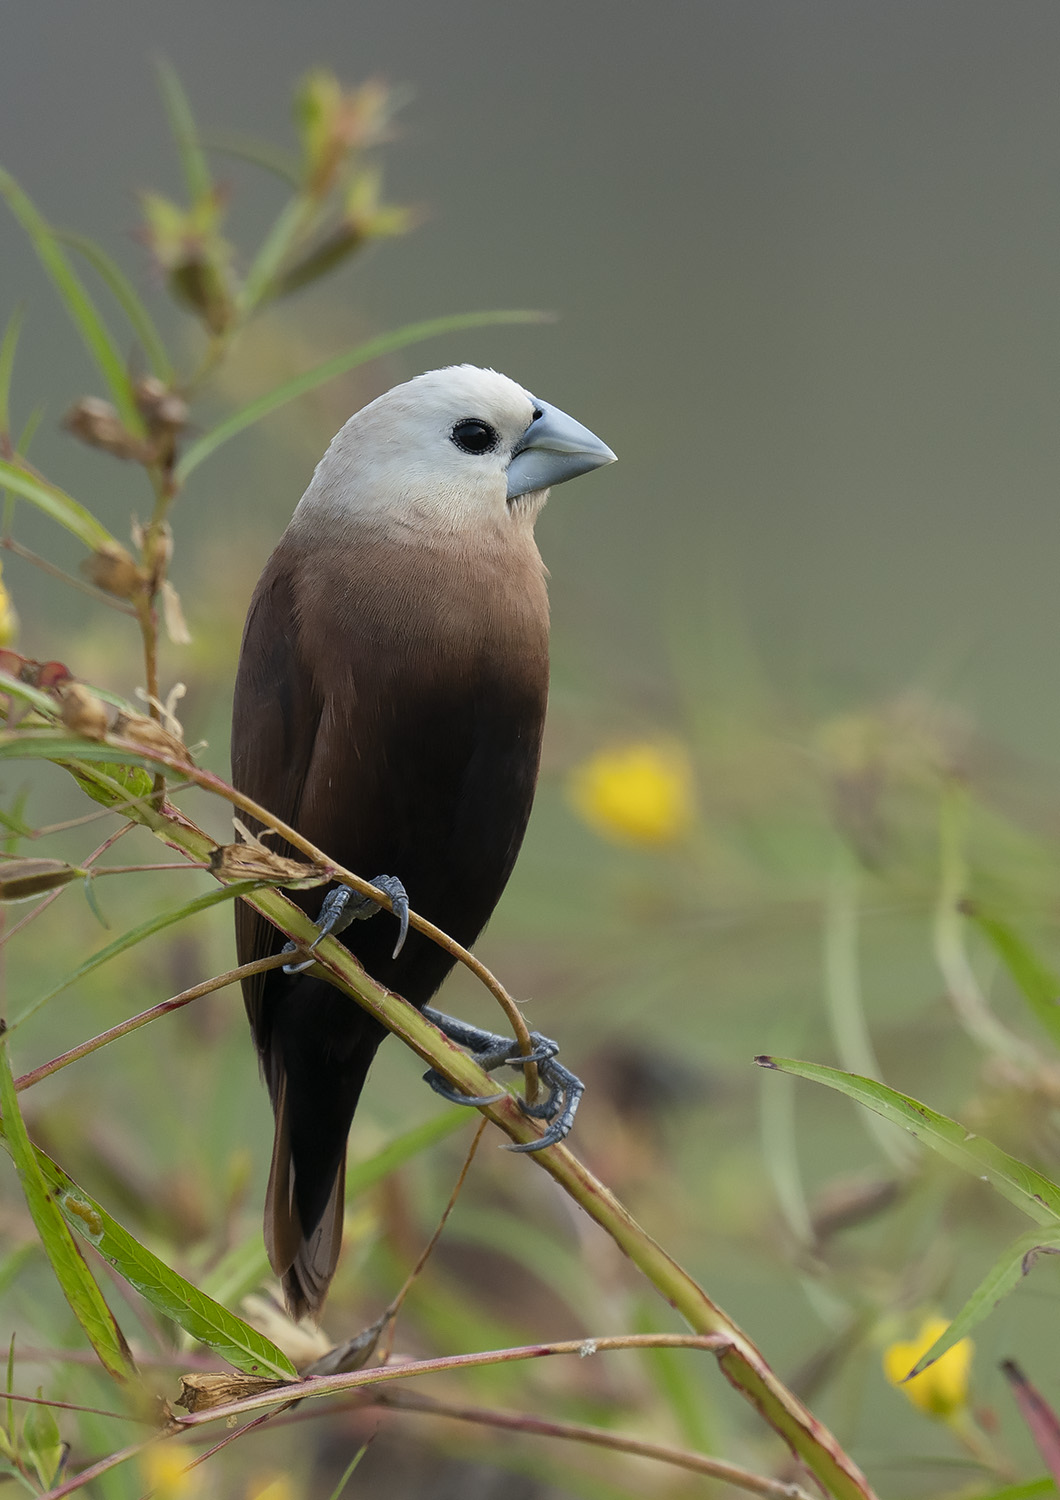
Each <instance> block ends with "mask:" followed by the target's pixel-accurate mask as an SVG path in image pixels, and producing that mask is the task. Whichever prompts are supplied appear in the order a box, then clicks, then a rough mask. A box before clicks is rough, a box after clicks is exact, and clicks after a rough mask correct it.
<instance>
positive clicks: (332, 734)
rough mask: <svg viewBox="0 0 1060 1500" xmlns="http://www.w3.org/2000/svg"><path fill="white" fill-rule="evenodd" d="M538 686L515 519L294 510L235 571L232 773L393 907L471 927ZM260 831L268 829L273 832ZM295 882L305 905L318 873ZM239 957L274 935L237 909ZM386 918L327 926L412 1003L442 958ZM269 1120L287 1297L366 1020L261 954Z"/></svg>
mask: <svg viewBox="0 0 1060 1500" xmlns="http://www.w3.org/2000/svg"><path fill="white" fill-rule="evenodd" d="M547 690H548V605H547V597H546V593H545V585H544V571H543V568H542V565H541V561H540V558H539V556H538V553H537V549H536V547H535V545H534V542H533V537H532V532H531V526H530V524H529V521H528V522H527V524H525V525H522V526H519V525H515V524H512V523H509V524H508V525H507V526H505V527H498V528H496V529H494V530H491V529H490V528H485V529H484V532H483V534H481V535H479V536H478V537H477V538H476V539H475V545H474V546H469V545H468V541H467V539H466V537H463V536H453V535H445V534H439V535H433V536H425V535H418V536H413V537H407V536H403V534H402V533H400V532H395V531H394V530H393V529H390V530H388V529H387V528H385V527H375V528H373V527H372V526H371V525H368V524H363V525H354V524H352V523H351V524H350V525H348V526H347V527H346V528H344V529H342V530H341V531H339V532H338V533H336V532H335V531H331V532H329V531H328V529H327V528H325V527H322V526H314V525H310V524H307V522H306V521H305V519H304V518H296V520H295V522H293V523H292V526H291V527H290V528H289V529H288V531H287V533H286V534H285V536H284V538H283V539H282V540H281V542H280V544H279V546H278V547H277V549H276V551H275V552H274V554H273V556H272V558H271V559H270V561H269V563H268V565H267V566H266V569H265V572H264V573H263V575H262V578H261V580H260V582H259V584H258V586H257V589H256V590H255V594H254V598H253V601H252V603H251V608H250V613H249V615H248V618H247V625H246V630H245V633H244V639H243V648H242V654H241V658H240V665H239V673H238V678H237V683H236V698H235V711H234V718H233V740H232V765H233V780H234V783H235V785H236V786H237V787H238V788H239V789H240V790H242V791H244V792H246V793H247V794H248V795H250V796H251V797H252V798H254V799H255V800H256V801H258V802H260V803H261V804H263V805H264V806H266V807H268V808H269V809H270V811H272V812H275V813H276V814H277V815H278V816H279V817H281V818H282V819H284V820H285V821H287V822H290V823H291V824H292V825H293V826H295V827H297V828H298V829H299V831H300V832H301V833H303V834H304V835H305V836H306V837H307V838H309V839H310V840H312V842H313V843H315V844H317V845H318V846H319V847H320V848H322V849H323V850H324V851H325V852H326V853H328V854H329V855H331V856H332V857H333V858H335V859H336V860H338V861H339V862H340V863H342V864H343V865H345V866H347V867H348V868H350V869H352V870H354V871H355V872H356V873H358V874H360V875H363V876H365V877H366V878H368V879H370V878H372V877H373V876H374V875H377V874H382V873H385V874H390V875H396V876H397V877H398V878H399V879H401V880H402V881H403V882H404V884H405V886H406V889H407V891H408V895H409V900H410V903H411V905H412V907H413V909H414V910H416V911H418V912H420V913H421V914H422V915H423V916H425V917H428V918H430V920H431V921H433V922H435V923H437V925H438V926H440V927H442V928H443V929H444V930H445V931H447V932H449V933H450V934H451V935H452V936H453V937H455V938H457V939H458V941H460V942H461V943H464V944H465V945H467V944H470V943H472V942H474V940H475V938H476V937H477V936H478V934H479V932H480V931H481V929H482V927H483V926H484V924H485V923H486V921H487V920H488V918H489V916H490V913H491V912H492V910H493V907H494V905H495V904H496V902H497V899H498V897H499V896H500V894H501V891H502V890H503V888H504V885H505V883H506V881H507V879H508V876H509V874H510V873H511V869H512V866H513V864H514V862H515V857H516V854H517V853H518V849H519V845H520V843H521V841H522V837H523V832H524V830H525V827H526V821H527V818H528V816H529V813H530V806H531V802H532V800H533V793H534V787H535V783H536V778H537V767H538V759H539V754H540V743H541V732H542V727H543V722H544V712H545V702H546V697H547ZM275 846H276V841H273V847H275ZM297 899H298V900H299V901H300V904H302V905H303V906H304V907H305V908H306V909H307V910H308V911H310V913H311V914H313V915H315V914H316V911H317V910H318V909H319V904H320V900H321V893H320V892H319V891H315V892H314V891H309V892H304V893H301V894H300V895H299V896H298V897H297ZM236 930H237V946H238V951H239V959H240V962H241V963H246V962H248V961H250V960H252V959H255V958H258V957H262V956H264V955H266V954H270V953H274V952H276V951H277V950H278V949H279V947H281V946H282V943H283V938H282V936H281V935H280V934H279V933H277V932H276V930H275V929H274V928H273V927H271V926H270V925H269V924H268V923H267V922H265V921H263V920H262V919H261V918H259V917H258V916H257V914H256V913H254V912H253V911H252V910H251V909H250V908H249V907H247V906H244V905H240V909H239V911H238V912H237V917H236ZM394 937H395V930H394V923H393V919H392V918H390V917H388V916H386V915H379V916H377V917H375V918H373V919H371V920H370V921H365V922H356V923H354V924H353V925H352V926H351V927H349V928H347V929H346V931H345V932H344V934H343V936H342V941H343V942H344V943H345V944H346V945H347V946H348V947H349V948H350V950H351V951H352V952H353V953H354V954H355V955H356V956H357V957H358V958H359V960H360V961H361V962H362V963H363V965H364V967H365V969H366V970H367V972H368V973H369V974H371V975H372V976H373V978H375V979H376V980H378V981H379V982H380V983H381V984H384V985H385V986H386V987H387V988H389V989H391V990H393V991H395V992H396V993H398V994H401V995H403V996H404V997H405V998H406V999H407V1000H409V1001H410V1002H411V1003H412V1004H414V1005H417V1006H422V1005H424V1004H426V1003H427V1001H428V1000H429V999H430V998H431V997H432V996H433V994H434V992H435V991H436V990H437V988H438V986H439V985H440V984H441V982H442V980H443V979H444V978H445V975H446V974H447V973H448V971H449V969H450V968H451V966H452V961H451V960H450V959H449V958H448V956H447V955H446V954H444V953H443V952H442V951H441V950H440V949H439V948H437V947H436V946H435V945H434V944H432V943H430V942H429V941H427V940H425V939H423V938H422V937H420V935H419V934H418V933H416V932H410V933H409V937H408V941H407V943H406V945H405V948H404V949H403V951H402V953H401V955H400V956H399V957H398V958H397V959H396V960H395V959H393V958H392V957H391V951H392V948H393V944H394ZM243 990H244V999H245V1002H246V1007H247V1013H248V1015H249V1017H250V1023H251V1027H252V1029H253V1034H254V1039H255V1042H256V1044H257V1047H258V1051H259V1055H260V1058H261V1063H262V1069H263V1072H264V1075H265V1078H266V1081H267V1083H268V1086H269V1092H270V1096H271V1099H272V1104H273V1110H274V1113H275V1119H276V1138H275V1145H274V1150H273V1158H272V1169H271V1173H270V1179H269V1188H268V1195H267V1202H266V1212H265V1235H266V1244H267V1248H268V1252H269V1258H270V1261H271V1263H272V1265H273V1268H274V1269H275V1271H276V1272H277V1274H278V1275H279V1276H281V1278H282V1280H283V1284H284V1289H285V1293H286V1296H287V1300H288V1305H289V1306H290V1308H291V1311H292V1313H294V1314H295V1315H296V1316H297V1315H301V1314H302V1313H305V1312H309V1313H316V1312H317V1311H318V1310H319V1307H320V1305H321V1303H322V1301H323V1299H324V1296H325V1294H326V1291H327V1287H328V1284H329V1282H330V1280H331V1277H332V1274H333V1272H334V1269H335V1264H336V1261H337V1258H338V1253H339V1247H340V1243H341V1237H342V1217H343V1181H344V1162H345V1146H346V1136H347V1133H348V1130H349V1125H350V1121H351V1119H352V1117H353V1112H354V1110H355V1108H356V1105H357V1100H358V1098H359V1095H360V1091H361V1088H362V1086H363V1083H364V1080H365V1077H366V1075H367V1072H368V1068H369V1066H370V1064H371V1060H372V1058H373V1056H374V1054H375V1050H376V1048H377V1047H378V1045H379V1042H380V1040H381V1039H382V1037H383V1035H385V1033H384V1031H383V1030H382V1028H380V1027H379V1025H378V1023H376V1022H375V1021H374V1020H373V1019H372V1018H371V1017H370V1016H369V1015H368V1014H367V1012H365V1011H363V1010H361V1008H360V1007H359V1006H357V1005H356V1003H355V1002H354V1001H352V1000H350V999H348V998H347V997H345V996H343V995H342V994H340V993H339V992H338V991H336V990H335V989H333V988H332V987H331V986H329V985H327V984H325V983H323V982H322V981H320V980H316V979H310V978H309V977H308V976H305V975H299V976H287V975H284V974H283V973H282V971H280V970H272V971H270V972H269V973H268V974H264V975H258V976H255V977H253V978H251V979H249V980H244V982H243Z"/></svg>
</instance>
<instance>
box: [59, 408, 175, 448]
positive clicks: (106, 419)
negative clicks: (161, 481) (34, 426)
mask: <svg viewBox="0 0 1060 1500" xmlns="http://www.w3.org/2000/svg"><path fill="white" fill-rule="evenodd" d="M63 426H64V427H65V428H66V430H67V432H72V433H73V435H74V437H77V438H80V439H81V441H82V442H83V443H87V444H88V445H89V447H90V448H102V450H103V452H104V453H111V454H113V456H114V457H115V458H131V459H136V460H138V461H139V462H141V463H143V462H148V461H150V459H151V458H152V457H153V454H152V451H151V449H150V448H149V447H148V445H147V444H146V443H145V442H144V441H143V439H142V438H139V437H137V436H136V434H135V433H133V432H130V431H129V429H128V428H127V427H126V426H125V424H124V423H123V422H122V420H121V418H120V417H119V416H118V413H117V411H116V410H115V408H114V407H113V406H111V404H110V402H109V401H102V400H100V398H99V397H98V396H82V398H81V400H80V401H77V402H75V403H74V405H73V406H72V407H71V408H70V410H69V411H68V412H67V413H66V416H65V417H64V418H63Z"/></svg>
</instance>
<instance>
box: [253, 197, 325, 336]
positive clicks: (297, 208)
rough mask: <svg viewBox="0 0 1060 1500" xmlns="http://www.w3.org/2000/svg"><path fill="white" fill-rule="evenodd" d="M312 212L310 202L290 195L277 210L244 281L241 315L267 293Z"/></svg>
mask: <svg viewBox="0 0 1060 1500" xmlns="http://www.w3.org/2000/svg"><path fill="white" fill-rule="evenodd" d="M312 212H313V205H312V203H311V202H309V201H308V200H307V199H305V198H304V197H302V196H301V195H299V196H297V197H294V198H292V199H291V200H290V202H289V203H286V204H285V205H284V207H283V208H282V209H281V210H280V213H279V216H278V217H277V219H276V222H275V223H274V224H273V226H272V228H271V229H270V230H269V232H268V234H267V235H266V236H265V239H264V241H263V242H262V246H261V249H260V250H259V251H258V253H257V255H255V257H254V259H253V261H252V262H251V264H250V268H249V270H248V271H247V275H246V280H245V281H244V282H243V287H242V290H241V292H240V294H239V307H240V312H241V313H242V314H243V316H244V317H245V316H246V315H247V313H249V312H251V311H253V309H254V308H255V307H257V305H258V303H259V302H261V301H262V300H263V299H264V298H265V297H267V296H268V293H269V289H270V287H271V286H272V285H273V282H274V281H275V279H276V276H277V275H278V273H279V270H280V267H281V266H282V265H283V263H284V261H285V260H286V258H287V256H288V255H289V254H290V252H291V251H292V250H293V249H294V247H295V246H296V245H297V244H298V242H299V240H300V238H301V236H302V233H303V231H304V229H305V226H306V224H307V222H308V220H309V217H310V215H311V214H312Z"/></svg>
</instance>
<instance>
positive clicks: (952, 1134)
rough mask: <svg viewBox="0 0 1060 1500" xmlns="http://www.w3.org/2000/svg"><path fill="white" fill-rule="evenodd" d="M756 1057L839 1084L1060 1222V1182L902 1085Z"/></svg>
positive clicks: (1028, 1209)
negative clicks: (900, 1088) (914, 1096)
mask: <svg viewBox="0 0 1060 1500" xmlns="http://www.w3.org/2000/svg"><path fill="white" fill-rule="evenodd" d="M756 1061H757V1062H758V1063H759V1064H760V1065H761V1066H762V1067H766V1068H775V1069H776V1070H777V1071H778V1072H780V1073H793V1074H794V1075H795V1077H796V1078H808V1079H810V1081H811V1082H813V1083H823V1084H825V1085H826V1086H827V1087H828V1088H831V1089H837V1090H838V1091H839V1093H841V1094H846V1096H847V1097H848V1098H849V1099H854V1100H856V1101H857V1103H858V1104H863V1105H865V1107H866V1108H867V1109H873V1110H875V1111H876V1113H877V1114H878V1115H882V1116H883V1118H884V1119H885V1120H893V1121H894V1122H895V1124H897V1125H901V1126H902V1127H903V1128H904V1129H905V1130H908V1131H909V1133H910V1134H911V1135H913V1136H915V1137H916V1139H917V1140H918V1141H922V1142H923V1143H924V1145H925V1146H930V1148H931V1150H932V1151H936V1152H937V1153H938V1154H939V1155H940V1156H944V1157H945V1158H946V1160H947V1161H950V1162H952V1163H953V1164H954V1166H957V1167H960V1168H961V1170H962V1171H965V1172H969V1173H971V1174H972V1175H973V1176H975V1177H979V1178H980V1179H983V1180H985V1181H987V1182H990V1183H992V1184H993V1186H994V1187H995V1188H996V1189H997V1190H998V1192H999V1193H1001V1194H1002V1196H1003V1197H1005V1198H1007V1199H1008V1200H1009V1202H1010V1203H1014V1204H1015V1205H1016V1207H1017V1208H1020V1209H1022V1210H1023V1212H1024V1213H1025V1214H1026V1215H1027V1216H1028V1218H1031V1219H1033V1220H1034V1221H1035V1223H1036V1224H1045V1225H1048V1226H1049V1228H1055V1227H1056V1225H1057V1224H1060V1187H1058V1186H1057V1185H1056V1183H1055V1182H1050V1180H1049V1178H1048V1177H1045V1176H1043V1175H1042V1173H1041V1172H1036V1171H1035V1170H1034V1169H1033V1167H1028V1166H1026V1165H1025V1164H1024V1163H1023V1162H1021V1161H1017V1160H1016V1158H1015V1157H1014V1156H1009V1155H1008V1154H1007V1153H1006V1152H1004V1151H1002V1150H1000V1149H999V1147H997V1146H995V1145H993V1144H992V1142H990V1141H988V1140H985V1139H984V1138H983V1137H982V1136H979V1135H975V1134H974V1133H973V1132H972V1131H970V1130H965V1128H964V1126H963V1125H959V1124H958V1123H957V1121H956V1120H951V1119H949V1118H948V1116H946V1115H940V1114H939V1113H938V1112H937V1111H936V1110H933V1109H929V1108H928V1106H927V1105H926V1104H921V1103H920V1102H919V1101H918V1100H916V1099H911V1098H910V1097H909V1096H908V1095H907V1094H900V1093H898V1091H897V1089H891V1088H888V1087H887V1085H886V1084H884V1083H877V1082H876V1081H875V1079H872V1078H860V1077H859V1076H858V1075H857V1074H856V1073H842V1072H840V1071H839V1069H838V1068H826V1067H824V1066H823V1065H822V1064H821V1063H806V1062H796V1061H795V1060H793V1059H792V1058H789V1057H760V1058H757V1059H756Z"/></svg>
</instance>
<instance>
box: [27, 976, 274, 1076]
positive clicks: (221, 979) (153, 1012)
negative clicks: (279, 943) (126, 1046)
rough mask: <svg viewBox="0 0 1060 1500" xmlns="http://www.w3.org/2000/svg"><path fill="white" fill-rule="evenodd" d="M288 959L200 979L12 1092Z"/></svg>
mask: <svg viewBox="0 0 1060 1500" xmlns="http://www.w3.org/2000/svg"><path fill="white" fill-rule="evenodd" d="M289 958H290V954H289V953H273V954H271V955H270V957H268V958H258V959H255V961H254V962H253V963H250V964H241V965H240V966H239V968H238V969H228V970H226V972H225V973H224V974H218V975H217V976H216V977H215V978H213V979H204V980H203V981H202V982H201V983H200V984H193V985H192V987H191V989H190V990H182V991H181V992H180V994H179V995H174V996H173V997H172V999H170V1000H162V1001H160V1002H159V1004H158V1005H152V1006H151V1008H150V1010H142V1011H141V1012H140V1014H139V1015H137V1016H130V1017H129V1019H128V1020H127V1021H119V1022H118V1024H117V1026H111V1027H110V1028H109V1029H108V1030H107V1031H101V1032H100V1033H99V1035H98V1036H94V1037H91V1038H90V1039H89V1040H88V1041H87V1042H80V1043H79V1044H78V1045H77V1046H76V1047H71V1048H70V1050H69V1051H68V1052H61V1053H60V1054H59V1056H58V1057H53V1058H52V1059H51V1061H50V1062H46V1063H41V1065H40V1067H39V1068H33V1069H32V1070H31V1071H30V1072H29V1073H23V1074H22V1076H21V1078H16V1079H15V1088H16V1089H17V1090H19V1092H21V1091H22V1090H23V1089H29V1088H32V1087H33V1085H34V1084H35V1083H40V1082H41V1080H42V1079H44V1078H50V1077H51V1076H52V1074H53V1073H58V1072H59V1070H60V1068H65V1067H68V1066H69V1065H70V1063H73V1062H80V1060H81V1058H83V1057H88V1056H89V1054H90V1053H92V1052H98V1051H99V1049H100V1048H101V1047H106V1046H107V1045H108V1043H110V1042H114V1041H117V1039H118V1038H119V1037H121V1036H128V1035H129V1033H130V1032H131V1031H139V1029H140V1027H141V1026H147V1025H149V1024H150V1022H151V1021H157V1020H158V1018H159V1017H160V1016H167V1015H169V1013H170V1011H174V1010H180V1009H181V1007H182V1006H185V1005H190V1004H191V1002H192V1001H193V1000H198V999H200V997H201V996H203V995H209V994H210V993H211V992H212V991H213V990H223V989H224V988H225V986H226V985H229V984H235V982H236V981H237V980H239V979H243V978H244V977H245V976H247V975H250V974H263V973H265V971H266V970H267V969H278V968H279V966H280V965H281V964H282V963H286V962H287V961H288V960H289Z"/></svg>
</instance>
